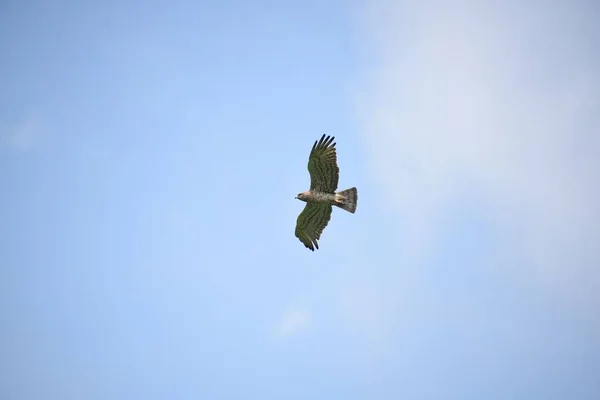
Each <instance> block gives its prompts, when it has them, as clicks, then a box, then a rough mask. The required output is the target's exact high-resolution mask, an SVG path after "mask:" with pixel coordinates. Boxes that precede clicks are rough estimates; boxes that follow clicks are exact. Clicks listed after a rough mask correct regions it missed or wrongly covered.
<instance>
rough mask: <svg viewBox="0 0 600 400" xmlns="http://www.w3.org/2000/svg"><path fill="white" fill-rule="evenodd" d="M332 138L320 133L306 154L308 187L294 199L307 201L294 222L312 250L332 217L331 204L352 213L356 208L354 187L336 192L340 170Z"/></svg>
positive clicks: (356, 195)
mask: <svg viewBox="0 0 600 400" xmlns="http://www.w3.org/2000/svg"><path fill="white" fill-rule="evenodd" d="M334 139H335V137H333V136H332V137H330V136H325V135H323V136H321V139H320V140H318V141H315V144H314V145H313V147H312V150H311V152H310V156H309V157H308V172H309V173H310V189H309V190H308V191H306V192H302V193H299V194H298V196H296V199H298V200H301V201H304V202H306V206H305V207H304V210H302V212H301V213H300V215H299V216H298V220H297V221H296V237H297V238H298V239H300V241H301V242H302V243H303V244H304V246H306V247H307V248H308V249H310V250H312V251H315V248H317V249H318V248H319V244H318V243H317V240H319V239H320V238H321V233H323V229H325V227H326V226H327V224H328V223H329V220H330V219H331V210H332V206H336V207H339V208H341V209H343V210H346V211H348V212H351V213H353V214H354V212H355V211H356V202H357V200H358V192H357V191H356V188H355V187H352V188H350V189H346V190H342V191H341V192H336V190H337V187H338V179H339V176H340V169H339V168H338V165H337V155H336V152H335V143H334V142H333V140H334Z"/></svg>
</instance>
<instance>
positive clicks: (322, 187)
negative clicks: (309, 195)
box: [308, 135, 340, 193]
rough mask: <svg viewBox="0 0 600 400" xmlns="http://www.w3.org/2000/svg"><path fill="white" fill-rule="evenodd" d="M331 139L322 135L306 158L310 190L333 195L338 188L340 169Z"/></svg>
mask: <svg viewBox="0 0 600 400" xmlns="http://www.w3.org/2000/svg"><path fill="white" fill-rule="evenodd" d="M333 139H335V137H333V136H327V137H325V135H323V136H321V139H320V140H319V141H315V144H314V145H313V147H312V150H311V152H310V156H309V158H308V172H309V173H310V190H314V191H317V192H326V193H334V192H335V191H336V189H337V187H338V179H339V176H340V169H339V168H338V165H337V154H336V152H335V143H334V142H333Z"/></svg>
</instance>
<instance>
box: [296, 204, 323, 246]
mask: <svg viewBox="0 0 600 400" xmlns="http://www.w3.org/2000/svg"><path fill="white" fill-rule="evenodd" d="M330 219H331V206H330V205H329V204H317V203H307V204H306V207H304V210H302V212H301V213H300V215H299V216H298V220H297V221H296V237H297V238H298V239H300V241H301V242H302V243H304V246H306V247H307V248H309V249H310V250H312V251H315V247H316V248H317V249H318V248H319V244H318V243H317V240H318V239H320V238H321V233H323V229H325V227H326V226H327V224H328V223H329V220H330Z"/></svg>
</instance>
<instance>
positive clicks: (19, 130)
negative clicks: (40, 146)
mask: <svg viewBox="0 0 600 400" xmlns="http://www.w3.org/2000/svg"><path fill="white" fill-rule="evenodd" d="M43 132H44V126H43V123H42V120H41V117H40V115H39V114H37V113H31V114H29V115H27V116H26V117H25V118H22V119H21V120H19V121H17V122H16V123H13V124H5V125H4V126H3V127H2V129H1V130H0V139H1V142H3V143H4V145H5V146H7V147H10V148H12V149H15V150H19V151H27V150H30V149H31V148H32V147H33V146H35V144H36V142H37V141H38V140H39V138H40V136H41V135H43Z"/></svg>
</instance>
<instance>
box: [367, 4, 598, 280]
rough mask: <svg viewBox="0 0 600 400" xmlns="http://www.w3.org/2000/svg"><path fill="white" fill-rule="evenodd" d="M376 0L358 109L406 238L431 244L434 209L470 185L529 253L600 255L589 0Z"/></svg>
mask: <svg viewBox="0 0 600 400" xmlns="http://www.w3.org/2000/svg"><path fill="white" fill-rule="evenodd" d="M370 4H371V5H370V6H369V8H368V10H366V11H367V12H364V14H363V15H364V16H365V17H364V18H363V23H364V25H363V28H364V29H365V30H364V32H365V33H366V34H367V36H368V40H367V44H368V45H367V47H371V48H375V49H376V51H375V52H374V53H373V54H372V56H373V57H374V60H375V61H374V62H373V64H372V69H371V73H370V75H369V76H368V79H367V81H366V84H365V86H364V88H363V91H362V94H361V96H359V100H358V110H359V113H360V117H361V120H362V124H363V125H362V130H363V132H364V140H365V143H366V144H367V147H368V150H369V153H370V158H371V161H372V168H373V175H374V176H377V177H379V178H378V179H379V183H380V184H381V187H382V189H383V190H384V191H385V192H386V195H387V197H386V200H389V199H391V200H392V201H391V202H388V201H386V203H387V204H388V205H389V207H390V211H392V212H394V213H396V215H397V216H398V217H399V218H400V220H401V221H402V224H403V227H404V228H405V229H407V230H408V231H409V232H410V233H409V234H407V237H409V238H411V240H412V242H411V243H409V244H408V245H407V246H406V247H407V249H416V250H415V252H417V253H419V254H422V253H423V251H424V250H428V249H431V247H432V246H433V242H434V241H435V238H436V235H437V234H439V232H438V228H437V227H438V226H439V224H437V223H436V220H437V218H439V217H440V216H441V215H444V214H445V213H447V212H449V211H451V208H452V204H453V202H454V201H455V200H456V199H457V198H464V197H465V196H468V197H469V198H470V199H474V200H475V201H474V202H475V203H476V204H477V206H478V207H481V208H482V210H483V214H484V215H485V216H486V218H488V219H489V220H490V221H491V222H492V223H495V224H497V226H504V227H507V226H508V227H509V229H510V230H512V231H515V232H518V233H519V235H520V243H521V244H522V246H523V248H522V249H516V251H523V254H525V255H526V256H527V257H530V258H531V260H534V261H535V262H534V263H532V264H531V265H536V266H540V265H542V266H543V268H547V267H548V268H550V267H551V268H554V269H557V270H558V269H561V268H562V269H565V268H566V269H569V270H572V269H573V268H578V267H579V268H586V267H590V266H591V265H593V262H592V261H591V260H590V258H591V259H593V260H596V261H597V260H598V259H600V258H599V257H598V252H597V250H595V246H594V245H592V243H595V242H597V241H598V239H599V238H600V234H599V228H598V226H599V224H600V218H599V216H598V215H599V206H598V205H599V204H600V190H599V183H598V182H600V172H599V171H600V158H599V157H598V154H599V151H600V134H598V132H600V114H599V113H598V112H597V110H598V109H600V89H599V88H600V77H599V74H598V71H600V61H599V58H600V54H598V52H596V53H593V52H590V50H591V49H593V48H597V46H596V47H594V43H596V44H597V43H598V40H599V38H600V35H599V34H598V29H597V28H595V21H594V17H593V15H597V14H594V13H591V12H589V10H587V9H586V7H589V6H590V3H589V2H587V3H586V2H583V3H582V2H572V3H556V4H553V5H550V4H545V3H544V4H541V3H540V4H539V5H538V6H535V5H532V4H529V3H527V4H526V3H524V2H510V3H502V4H501V5H500V4H497V5H494V4H495V3H491V2H490V3H485V4H483V3H478V4H477V5H473V3H467V2H464V3H463V2H458V3H456V2H452V3H448V2H443V1H426V2H418V3H417V2H408V1H395V2H394V1H380V2H374V3H370ZM590 251H591V252H592V253H591V254H590ZM573 257H575V259H574V258H573ZM574 264H575V265H574Z"/></svg>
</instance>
